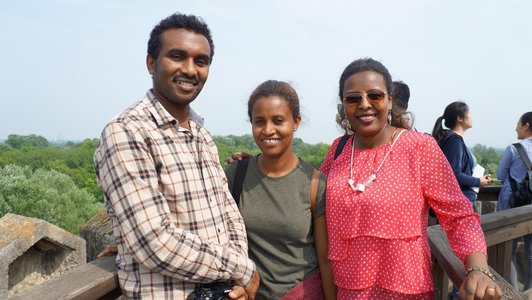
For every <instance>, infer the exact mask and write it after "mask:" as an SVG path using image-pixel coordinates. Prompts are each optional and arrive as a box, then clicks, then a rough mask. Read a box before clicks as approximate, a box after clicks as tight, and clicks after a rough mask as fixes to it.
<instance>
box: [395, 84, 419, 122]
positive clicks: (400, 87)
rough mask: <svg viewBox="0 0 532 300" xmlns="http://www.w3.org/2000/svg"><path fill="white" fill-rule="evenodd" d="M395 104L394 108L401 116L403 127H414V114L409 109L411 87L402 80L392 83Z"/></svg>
mask: <svg viewBox="0 0 532 300" xmlns="http://www.w3.org/2000/svg"><path fill="white" fill-rule="evenodd" d="M392 95H393V105H392V110H394V111H395V114H396V115H397V116H400V117H401V120H402V122H404V123H403V127H405V128H408V129H412V130H415V129H414V115H413V114H412V113H411V112H409V111H408V101H409V100H410V88H409V87H408V85H407V84H406V83H404V82H402V81H399V80H398V81H394V82H393V83H392Z"/></svg>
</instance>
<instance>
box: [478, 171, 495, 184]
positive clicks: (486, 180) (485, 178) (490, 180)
mask: <svg viewBox="0 0 532 300" xmlns="http://www.w3.org/2000/svg"><path fill="white" fill-rule="evenodd" d="M492 183H493V178H491V175H490V174H486V175H484V176H482V177H480V186H481V187H482V186H487V185H490V184H492Z"/></svg>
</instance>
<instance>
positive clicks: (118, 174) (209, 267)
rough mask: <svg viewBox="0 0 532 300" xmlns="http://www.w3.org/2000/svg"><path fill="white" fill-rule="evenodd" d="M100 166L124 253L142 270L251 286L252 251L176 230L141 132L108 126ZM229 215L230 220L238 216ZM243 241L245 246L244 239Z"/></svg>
mask: <svg viewBox="0 0 532 300" xmlns="http://www.w3.org/2000/svg"><path fill="white" fill-rule="evenodd" d="M95 164H96V174H97V177H98V182H99V184H100V186H101V188H102V190H103V192H104V195H105V197H106V201H107V202H108V203H107V206H108V208H109V209H112V211H113V215H114V222H116V223H117V224H115V225H114V226H117V227H118V229H119V231H120V235H121V240H122V241H123V243H124V244H123V247H125V248H126V249H127V250H126V251H128V252H129V253H131V255H133V256H134V258H135V260H137V261H138V262H139V263H140V264H142V265H144V266H145V267H147V268H149V269H151V270H153V271H154V272H159V273H161V274H163V275H165V276H171V277H174V278H177V279H179V280H183V281H189V282H211V281H213V280H235V281H237V282H238V283H243V284H247V283H248V282H249V281H250V280H251V277H252V275H253V272H254V270H255V265H254V263H253V262H252V261H251V260H249V259H248V257H247V254H246V253H243V252H244V251H247V245H246V248H243V247H242V240H240V241H239V242H238V244H239V245H240V246H239V247H237V246H234V245H221V244H217V243H214V242H212V241H206V240H202V239H201V238H200V237H199V236H197V235H195V234H193V233H192V232H190V231H186V230H183V229H181V228H177V227H176V224H175V222H172V219H174V218H173V217H172V216H171V214H172V213H171V211H170V209H169V207H168V203H167V201H166V199H165V196H164V195H163V194H162V193H161V191H160V190H159V181H158V176H157V171H156V169H157V167H158V166H156V165H155V162H154V160H153V158H152V155H151V154H150V150H149V147H148V145H147V143H146V141H145V140H144V137H143V136H142V134H140V133H139V132H138V131H134V130H131V129H129V128H128V127H127V126H125V125H124V124H121V123H111V124H109V125H107V126H106V128H105V129H104V131H103V134H102V139H101V140H100V145H99V147H98V149H97V151H96V153H95ZM159 167H160V166H159ZM220 170H221V169H220ZM228 211H229V212H228V218H229V219H230V218H231V217H232V214H233V212H231V211H230V210H228ZM242 226H243V224H242ZM229 227H231V226H229ZM236 227H237V226H236V225H235V226H232V228H230V229H229V230H230V231H232V230H234V229H235V228H236ZM238 230H242V228H241V229H238ZM243 230H244V232H245V229H243ZM230 236H233V233H230ZM233 238H234V237H233ZM240 239H243V240H244V241H246V239H245V236H244V237H240ZM233 243H236V242H233Z"/></svg>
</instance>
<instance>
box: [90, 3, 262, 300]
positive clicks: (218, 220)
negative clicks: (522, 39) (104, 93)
mask: <svg viewBox="0 0 532 300" xmlns="http://www.w3.org/2000/svg"><path fill="white" fill-rule="evenodd" d="M213 55H214V44H213V41H212V37H211V33H210V30H209V28H208V26H207V24H205V23H204V22H203V21H202V20H201V19H200V18H198V17H196V16H193V15H184V14H177V13H176V14H173V15H171V16H169V17H167V18H166V19H164V20H162V21H161V22H160V23H159V24H158V25H156V26H155V27H154V28H153V30H152V32H151V34H150V39H149V41H148V54H147V58H146V65H147V69H148V72H149V74H150V75H151V77H152V80H153V87H152V88H151V89H150V90H148V91H147V93H146V95H145V96H144V97H143V98H142V100H140V101H139V102H136V103H135V104H133V105H132V106H131V107H129V108H128V109H126V110H125V111H123V112H122V113H121V114H119V115H118V116H117V117H115V118H113V119H112V120H111V121H109V122H108V123H107V125H106V126H105V128H104V129H103V133H102V136H101V139H100V142H99V144H98V147H97V149H96V153H95V154H94V162H95V165H96V175H97V179H98V183H99V185H100V186H101V188H102V190H103V193H104V197H105V206H106V208H107V212H108V214H109V218H110V220H111V224H112V227H113V234H114V237H115V241H116V245H117V247H116V250H117V251H118V255H117V257H116V265H117V269H118V278H119V283H120V287H121V289H122V292H123V294H124V296H125V297H126V298H128V299H186V298H187V297H188V295H189V294H190V293H191V292H192V291H193V290H194V289H195V288H197V287H199V286H200V285H201V284H204V283H211V282H214V281H227V282H231V283H234V287H233V290H232V291H231V292H230V293H229V295H228V296H229V297H230V298H231V299H248V297H249V299H254V295H255V292H256V290H257V288H258V283H259V277H258V274H257V272H256V267H255V264H254V263H253V261H252V260H251V259H249V258H248V254H247V252H248V244H247V236H246V229H245V226H244V220H243V219H242V217H241V215H240V213H239V211H238V208H237V206H236V204H235V202H234V201H233V199H232V197H231V194H230V192H229V190H228V189H227V179H226V177H225V174H224V171H223V169H222V168H221V166H220V164H219V159H218V151H217V149H216V145H215V144H214V142H213V140H212V137H211V135H210V134H209V132H208V131H207V130H206V129H205V128H204V127H203V119H202V118H201V117H200V116H199V115H198V114H197V113H196V112H195V111H194V110H193V109H192V108H190V103H191V102H192V101H194V99H196V97H197V96H198V95H199V93H200V92H201V90H202V88H203V86H204V84H205V82H206V81H207V77H208V74H209V67H210V65H211V63H212V58H213ZM246 294H247V295H246Z"/></svg>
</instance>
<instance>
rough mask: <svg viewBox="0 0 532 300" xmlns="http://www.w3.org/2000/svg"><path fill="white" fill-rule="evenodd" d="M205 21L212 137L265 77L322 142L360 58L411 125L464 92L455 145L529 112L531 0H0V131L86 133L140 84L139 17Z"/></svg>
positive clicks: (141, 89) (423, 127)
mask: <svg viewBox="0 0 532 300" xmlns="http://www.w3.org/2000/svg"><path fill="white" fill-rule="evenodd" d="M176 11H179V12H183V13H190V14H196V15H200V16H202V17H203V19H204V20H205V21H206V22H207V23H208V25H209V26H210V28H211V30H212V33H213V39H214V44H215V56H214V61H213V64H212V66H211V71H210V75H209V79H208V81H207V84H206V85H205V88H204V90H203V92H202V93H201V94H200V96H199V97H198V98H197V99H196V100H195V101H194V102H193V105H192V106H193V107H194V108H195V109H196V110H197V111H198V112H199V113H200V114H201V115H202V116H203V117H204V118H205V121H206V123H205V126H206V128H207V129H209V130H210V132H211V133H212V134H214V135H228V134H234V135H241V134H246V133H250V125H249V122H248V119H247V108H246V102H247V97H248V96H249V94H250V93H251V91H252V90H253V89H254V88H255V87H256V86H257V85H258V84H259V83H260V82H262V81H264V80H267V79H277V80H286V81H290V82H292V83H293V85H294V87H295V88H296V90H297V91H298V93H299V95H300V98H301V102H302V103H301V104H302V106H303V111H302V113H303V125H302V127H301V128H300V130H299V131H298V132H297V134H296V136H297V137H300V138H302V139H303V140H304V141H305V142H308V143H317V142H324V143H331V141H332V140H333V139H334V138H335V137H336V136H338V135H340V134H341V132H340V130H339V129H338V127H337V126H336V123H335V122H334V116H335V110H336V103H337V102H338V99H337V94H338V79H339V76H340V74H341V72H342V70H343V69H344V67H345V66H346V65H347V64H348V63H350V62H351V61H353V60H354V59H356V58H360V57H373V58H375V59H377V60H380V61H381V62H382V63H383V64H384V65H386V66H387V67H388V69H389V70H390V72H391V73H392V76H393V79H394V80H402V81H404V82H406V83H407V84H408V85H409V86H410V90H411V99H410V107H409V108H410V110H411V111H412V112H413V113H414V114H415V116H416V120H415V126H416V127H417V128H418V129H419V130H420V131H425V132H430V131H431V130H432V127H433V125H434V121H435V120H436V118H437V117H438V116H440V115H442V114H443V110H444V108H445V106H446V105H447V104H449V103H450V102H452V101H455V100H457V99H461V100H464V101H465V102H466V103H468V104H469V106H470V109H471V113H472V116H473V124H474V125H473V128H472V129H471V130H469V131H467V132H466V136H465V139H466V143H467V144H468V145H469V146H470V147H472V146H473V145H475V144H477V143H480V144H483V145H486V146H491V147H497V148H500V147H504V146H506V145H508V144H510V143H512V142H514V141H515V140H516V134H515V131H514V129H515V125H516V122H517V120H518V118H519V116H521V114H522V113H524V112H526V111H530V110H532V104H531V103H532V101H531V98H532V96H531V90H530V86H531V84H530V82H531V80H532V75H530V74H531V73H530V71H531V70H532V17H531V13H530V12H531V11H532V2H531V1H524V0H523V1H431V0H420V1H331V0H327V1H308V0H305V1H288V0H284V1H198V0H195V1H140V0H139V1H132V0H127V1H126V0H123V1H119V0H115V1H103V0H47V1H38V0H34V1H27V0H16V1H8V0H2V1H1V2H0V36H2V39H3V41H2V47H1V49H0V51H1V55H0V65H1V66H2V72H0V82H1V94H0V101H1V106H0V112H1V113H0V139H5V138H6V137H7V136H8V135H9V134H21V135H26V134H38V135H42V136H45V137H46V138H48V139H50V140H56V139H66V140H81V139H85V138H95V137H99V135H100V132H101V130H102V128H103V126H104V125H105V123H106V122H107V120H109V119H110V118H111V117H113V116H114V115H116V114H118V113H119V112H120V111H122V110H123V109H124V108H126V107H128V106H129V105H131V104H132V103H133V102H135V101H137V100H139V99H141V97H143V95H144V93H145V92H146V90H147V89H149V88H150V87H151V78H150V77H149V75H148V72H147V70H146V65H145V58H146V43H147V40H148V36H149V33H150V31H151V29H152V28H153V26H154V25H155V24H156V23H158V22H159V21H160V20H161V19H162V18H164V17H166V16H168V15H170V14H171V13H173V12H176Z"/></svg>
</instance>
